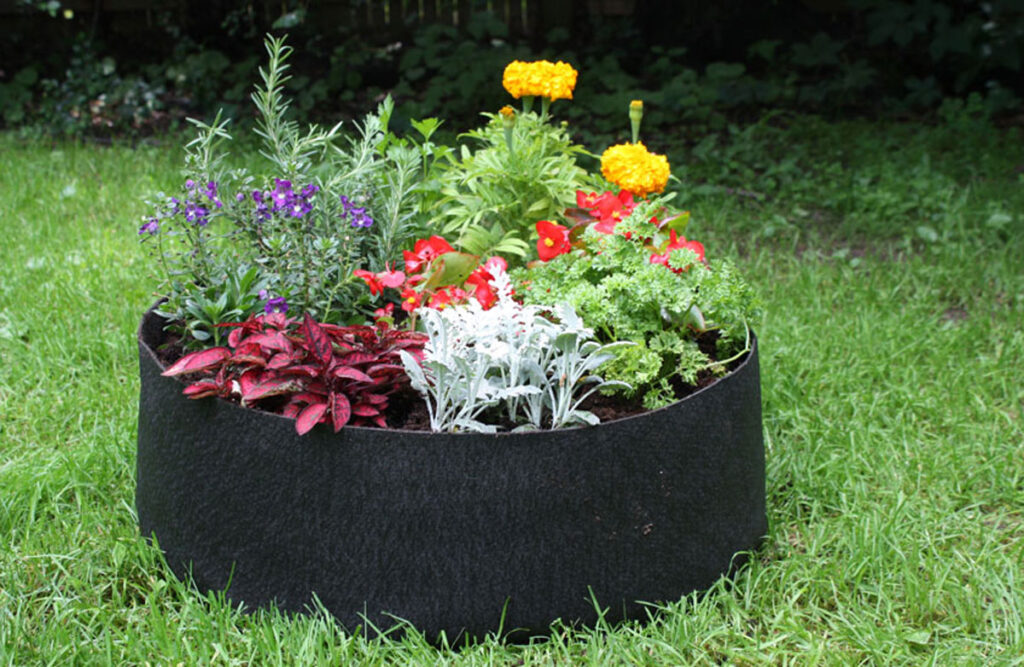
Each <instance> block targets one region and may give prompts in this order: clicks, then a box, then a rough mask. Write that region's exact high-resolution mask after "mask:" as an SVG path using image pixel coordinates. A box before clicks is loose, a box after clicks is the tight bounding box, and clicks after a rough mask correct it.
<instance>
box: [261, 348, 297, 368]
mask: <svg viewBox="0 0 1024 667" xmlns="http://www.w3.org/2000/svg"><path fill="white" fill-rule="evenodd" d="M303 356H305V353H304V352H301V351H292V352H278V353H277V354H275V355H274V356H272V357H271V358H270V361H268V362H267V368H268V369H277V368H285V367H287V366H291V365H293V364H297V363H299V362H300V361H302V357H303Z"/></svg>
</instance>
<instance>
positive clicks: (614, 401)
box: [154, 332, 739, 431]
mask: <svg viewBox="0 0 1024 667" xmlns="http://www.w3.org/2000/svg"><path fill="white" fill-rule="evenodd" d="M165 336H166V337H165V339H164V342H163V344H162V345H160V346H159V347H158V348H157V349H156V350H155V351H154V352H155V354H156V357H157V359H158V360H159V361H160V363H161V364H162V365H163V366H164V367H165V368H166V367H168V366H170V365H171V364H173V363H174V362H176V361H177V360H178V359H180V358H181V357H182V356H183V355H184V353H185V350H184V348H183V347H182V345H181V337H180V336H178V335H176V334H173V333H170V332H167V333H166V334H165ZM717 338H718V337H717V333H716V332H711V333H710V334H705V335H704V336H702V337H701V338H699V339H698V340H697V344H698V346H699V347H700V349H701V351H702V352H704V353H705V354H707V355H708V356H710V357H711V358H712V359H714V358H715V354H714V353H715V343H716V341H717ZM738 364H739V362H735V363H734V364H732V365H730V366H729V370H730V371H731V370H733V368H734V367H735V366H736V365H738ZM180 379H181V380H182V382H183V384H184V383H187V382H192V381H195V380H196V379H198V377H191V376H188V375H186V376H182V377H181V378H180ZM718 379H719V378H718V377H717V376H716V375H714V374H713V373H711V372H710V371H702V372H701V373H700V374H699V375H698V376H697V384H685V383H683V382H682V381H680V380H679V379H678V378H674V379H673V381H672V385H673V386H672V389H673V394H674V396H675V399H676V400H680V399H683V398H686V397H687V396H689V395H690V394H692V393H694V392H696V391H698V390H700V389H703V388H704V387H708V386H710V385H712V384H714V383H715V382H717V381H718ZM284 403H285V401H284V400H281V401H276V402H275V401H262V402H261V404H260V405H259V406H254V407H255V409H260V410H265V411H267V412H277V411H279V410H280V409H281V408H282V407H283V405H284ZM581 407H582V409H584V410H588V411H590V412H592V413H594V414H595V415H597V417H598V418H599V419H600V420H601V421H602V422H608V421H613V420H615V419H623V418H625V417H632V416H634V415H639V414H643V413H644V412H648V410H647V409H646V408H645V407H644V406H643V404H642V403H641V401H640V399H639V398H636V397H633V398H630V397H625V396H620V395H612V396H604V395H602V394H600V393H594V394H592V395H591V396H589V397H588V398H587V399H586V400H585V401H584V402H583V404H582V405H581ZM386 418H387V423H388V428H393V429H401V430H406V431H429V430H430V415H429V413H428V412H427V405H426V403H425V402H424V401H423V399H422V398H421V397H420V395H419V394H418V393H416V392H415V391H414V390H412V389H411V388H409V387H404V388H401V389H399V390H398V391H396V392H395V393H394V394H392V395H391V396H390V402H389V405H388V409H387V412H386ZM485 421H486V422H487V423H497V424H498V425H499V428H498V430H499V431H508V430H511V429H513V428H515V426H516V424H513V423H510V422H508V421H507V420H503V419H502V418H501V417H500V415H497V414H492V415H488V416H487V419H486V420H485Z"/></svg>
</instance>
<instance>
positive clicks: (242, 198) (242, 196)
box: [235, 192, 245, 202]
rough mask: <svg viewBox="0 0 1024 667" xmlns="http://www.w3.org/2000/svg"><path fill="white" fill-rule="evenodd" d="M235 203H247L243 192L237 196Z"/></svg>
mask: <svg viewBox="0 0 1024 667" xmlns="http://www.w3.org/2000/svg"><path fill="white" fill-rule="evenodd" d="M235 201H239V202H241V201H245V195H243V194H242V193H241V192H239V193H238V194H237V195H235Z"/></svg>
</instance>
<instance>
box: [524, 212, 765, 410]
mask: <svg viewBox="0 0 1024 667" xmlns="http://www.w3.org/2000/svg"><path fill="white" fill-rule="evenodd" d="M659 205H660V203H659V202H658V201H657V200H656V199H655V200H652V201H649V202H644V203H642V204H640V205H639V206H637V208H636V209H635V210H634V211H633V212H632V213H631V214H630V215H629V216H628V217H627V218H626V219H624V220H623V221H622V222H620V223H619V224H618V225H617V226H616V227H615V231H614V233H602V232H600V231H597V230H596V229H594V228H593V227H588V228H587V229H586V231H584V232H583V234H582V237H581V239H580V242H581V244H582V245H584V246H585V247H586V250H576V251H574V252H569V253H567V254H562V255H559V256H557V257H555V258H553V259H552V260H551V261H548V262H544V263H536V264H534V265H532V266H531V267H530V268H529V269H520V270H517V271H515V272H514V277H515V279H516V280H518V281H521V282H522V283H523V285H524V288H523V290H522V291H521V296H522V298H523V300H524V302H525V303H530V304H540V305H547V306H553V305H555V304H559V303H565V304H568V305H569V306H571V307H573V308H574V309H575V310H576V312H578V313H579V316H580V317H582V318H583V321H585V322H586V323H587V325H588V326H591V327H593V328H594V330H595V331H596V334H597V338H598V340H601V341H632V342H633V343H634V345H633V346H630V347H622V348H618V349H616V352H615V359H614V360H612V361H610V362H609V363H608V365H607V367H606V369H605V375H606V377H608V378H609V379H612V380H619V381H623V382H629V383H630V384H631V385H632V386H631V387H630V388H629V389H626V393H627V394H634V393H636V394H639V395H640V396H641V397H642V399H643V403H644V406H645V407H647V408H656V407H660V406H663V405H666V404H668V403H670V402H672V401H673V400H675V397H676V394H677V391H676V390H677V388H678V386H679V385H681V384H694V383H695V382H696V381H697V379H698V374H699V373H700V372H701V371H711V372H713V373H716V374H722V373H724V372H725V368H726V365H727V364H728V363H729V362H731V361H733V360H734V359H735V358H738V357H739V356H740V355H742V354H743V353H744V352H746V351H747V350H748V349H749V343H750V339H749V328H748V326H747V322H748V321H749V319H750V318H751V317H752V316H753V314H754V305H755V299H754V295H753V293H752V291H751V289H750V287H749V286H748V285H747V284H746V282H744V281H743V279H742V278H741V277H740V275H739V274H738V273H737V272H736V271H735V270H734V268H733V266H732V264H731V263H730V262H728V261H726V260H715V261H714V262H711V263H708V264H705V263H704V262H701V261H699V259H698V256H697V254H696V253H695V252H694V251H692V250H689V249H685V248H680V249H676V250H672V251H671V252H669V253H668V263H669V264H668V266H663V265H660V264H657V263H652V261H651V255H652V253H651V250H650V247H648V246H647V245H645V241H648V240H650V239H652V238H654V237H656V236H658V235H659V234H660V232H659V230H658V229H657V228H656V226H655V225H654V224H652V223H651V222H650V218H651V216H652V212H654V211H656V210H657V209H658V207H659ZM627 237H628V238H627ZM672 269H675V270H672ZM702 345H703V346H704V349H702ZM708 352H713V354H712V355H709V354H708ZM619 389H622V387H621V386H620V387H619Z"/></svg>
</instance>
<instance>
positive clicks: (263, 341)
mask: <svg viewBox="0 0 1024 667" xmlns="http://www.w3.org/2000/svg"><path fill="white" fill-rule="evenodd" d="M251 343H255V344H256V345H259V346H260V347H265V348H267V349H268V350H278V351H280V352H288V353H290V352H291V351H292V350H293V349H294V347H293V346H292V342H291V341H290V340H288V337H287V336H285V335H284V334H283V333H281V332H280V331H265V332H263V333H256V334H253V335H251V336H249V337H248V338H245V339H244V340H242V341H241V345H249V344H251Z"/></svg>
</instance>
